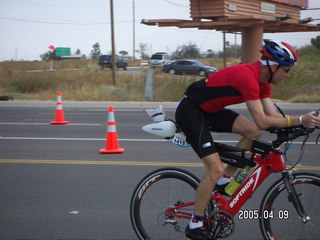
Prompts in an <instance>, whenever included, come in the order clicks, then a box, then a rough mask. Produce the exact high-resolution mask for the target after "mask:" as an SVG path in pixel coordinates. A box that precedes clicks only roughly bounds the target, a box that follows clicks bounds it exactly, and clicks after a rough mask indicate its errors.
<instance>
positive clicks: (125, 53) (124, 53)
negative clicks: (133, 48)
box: [119, 50, 128, 56]
mask: <svg viewBox="0 0 320 240" xmlns="http://www.w3.org/2000/svg"><path fill="white" fill-rule="evenodd" d="M119 54H120V55H122V56H126V55H128V52H127V51H125V50H121V51H120V52H119Z"/></svg>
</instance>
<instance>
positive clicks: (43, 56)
mask: <svg viewBox="0 0 320 240" xmlns="http://www.w3.org/2000/svg"><path fill="white" fill-rule="evenodd" d="M40 58H41V60H42V61H49V60H57V57H56V50H53V51H48V52H46V53H44V54H41V55H40Z"/></svg>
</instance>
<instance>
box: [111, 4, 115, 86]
mask: <svg viewBox="0 0 320 240" xmlns="http://www.w3.org/2000/svg"><path fill="white" fill-rule="evenodd" d="M110 18H111V48H112V82H113V85H114V86H115V85H116V49H115V44H114V21H113V0H110Z"/></svg>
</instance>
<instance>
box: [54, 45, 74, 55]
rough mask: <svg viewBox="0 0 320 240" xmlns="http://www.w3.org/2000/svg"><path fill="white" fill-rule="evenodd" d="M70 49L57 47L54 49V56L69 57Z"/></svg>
mask: <svg viewBox="0 0 320 240" xmlns="http://www.w3.org/2000/svg"><path fill="white" fill-rule="evenodd" d="M70 55H71V48H67V47H57V48H56V56H70Z"/></svg>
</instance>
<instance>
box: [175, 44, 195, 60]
mask: <svg viewBox="0 0 320 240" xmlns="http://www.w3.org/2000/svg"><path fill="white" fill-rule="evenodd" d="M172 55H173V57H174V58H198V57H199V56H200V50H199V48H198V47H197V45H196V44H194V43H192V42H189V43H188V44H184V45H182V46H178V47H177V49H176V50H175V51H174V52H173V54H172Z"/></svg>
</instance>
